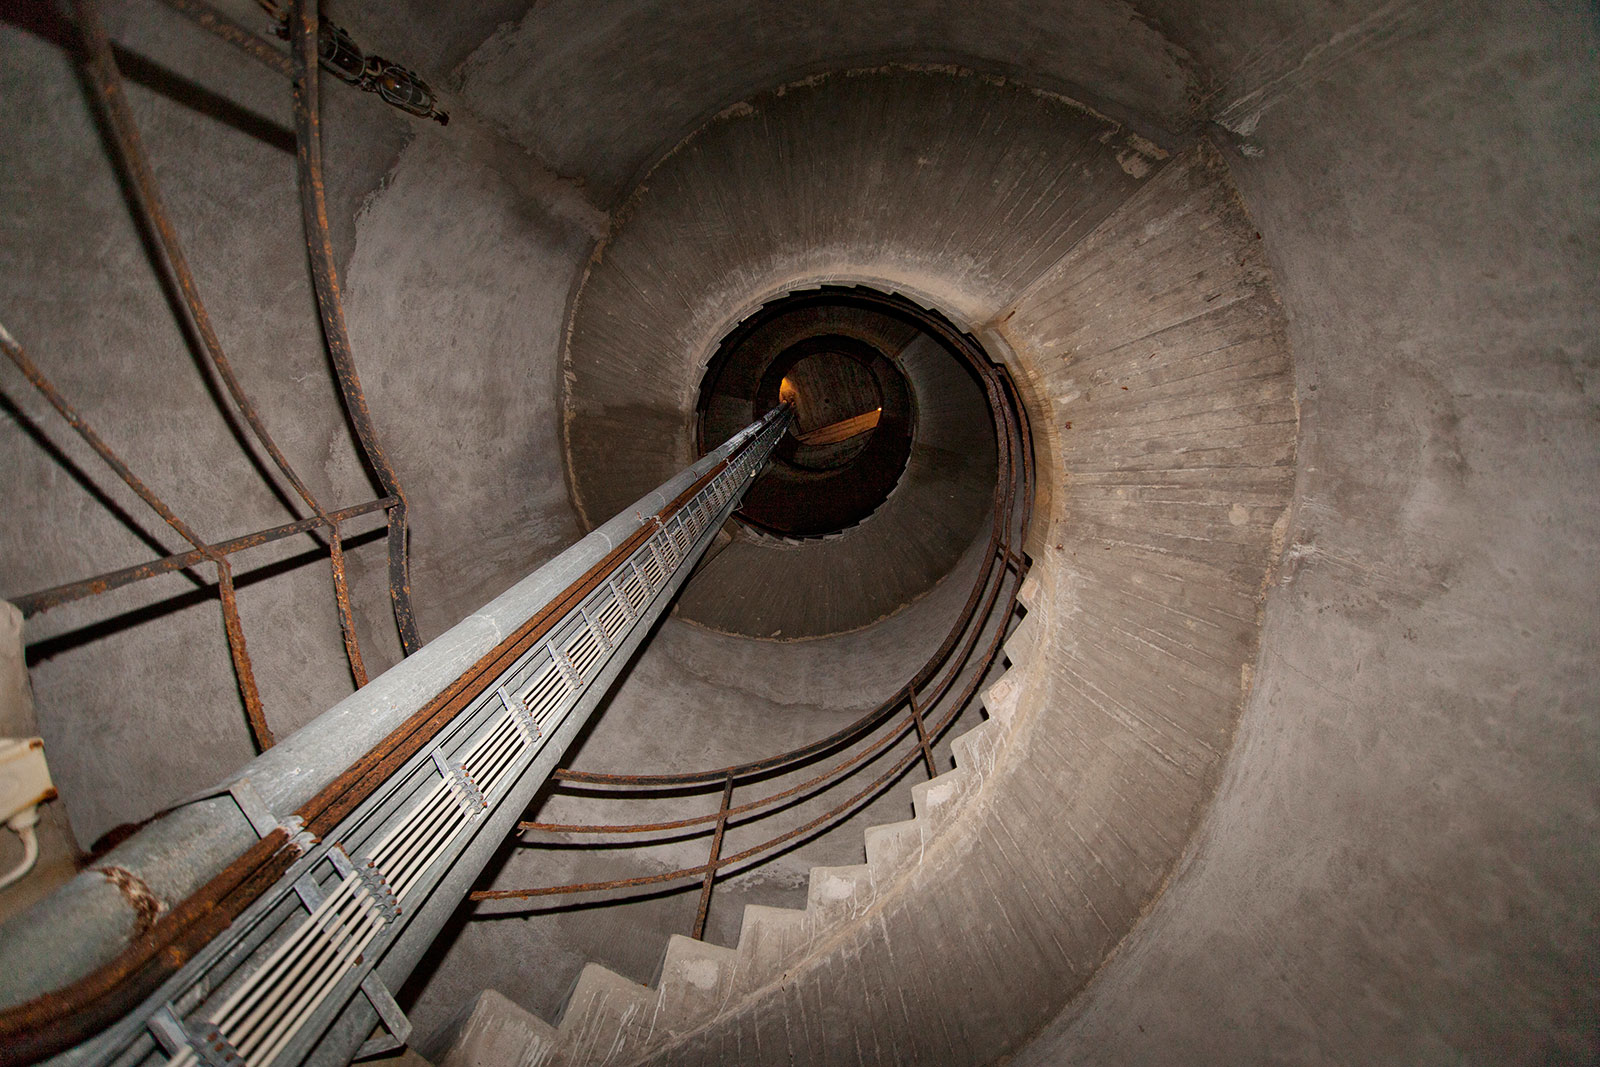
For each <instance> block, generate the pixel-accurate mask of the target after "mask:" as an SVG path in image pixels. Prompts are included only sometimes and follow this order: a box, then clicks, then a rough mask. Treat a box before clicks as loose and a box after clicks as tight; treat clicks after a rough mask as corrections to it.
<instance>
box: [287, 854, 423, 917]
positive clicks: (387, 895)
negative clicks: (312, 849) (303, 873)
mask: <svg viewBox="0 0 1600 1067" xmlns="http://www.w3.org/2000/svg"><path fill="white" fill-rule="evenodd" d="M328 860H329V862H331V863H332V864H333V869H334V870H336V871H338V872H339V877H340V878H348V877H350V876H351V875H352V874H353V875H355V876H356V880H357V881H359V882H360V883H361V888H362V889H364V890H365V891H366V893H367V896H368V897H369V898H370V899H371V900H372V902H373V903H374V904H376V905H377V906H378V910H379V911H380V912H382V913H383V922H384V925H385V926H387V925H388V924H389V923H391V922H393V921H394V920H395V918H396V917H397V916H399V914H400V901H399V899H398V898H397V897H396V896H395V895H394V890H393V889H391V888H389V883H388V881H387V880H386V879H385V878H384V877H383V872H382V871H380V870H378V868H376V867H374V866H373V865H372V864H371V863H363V864H360V865H357V864H356V862H355V861H354V860H352V859H351V858H350V856H349V854H348V853H346V852H345V850H344V847H343V846H341V845H335V846H333V848H331V849H329V850H328ZM303 880H304V879H302V881H303ZM296 888H298V885H297V886H296ZM319 896H320V894H319Z"/></svg>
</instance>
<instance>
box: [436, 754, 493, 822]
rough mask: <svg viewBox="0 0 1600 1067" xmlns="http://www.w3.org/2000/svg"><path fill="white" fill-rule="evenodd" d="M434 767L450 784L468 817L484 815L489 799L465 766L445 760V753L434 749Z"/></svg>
mask: <svg viewBox="0 0 1600 1067" xmlns="http://www.w3.org/2000/svg"><path fill="white" fill-rule="evenodd" d="M431 755H432V757H433V765H434V766H435V767H437V768H438V769H439V775H440V777H442V778H443V779H444V780H445V781H446V782H449V783H450V791H451V792H452V793H454V794H455V798H456V800H457V802H459V803H460V805H461V810H462V811H464V812H466V813H467V814H468V815H482V814H483V812H484V809H486V808H487V807H488V806H489V801H488V799H487V798H486V797H485V796H484V795H483V790H481V789H479V788H478V783H476V782H474V781H473V780H472V779H471V778H470V777H469V776H468V775H467V768H466V766H465V765H463V764H460V763H456V762H454V761H452V760H447V759H445V756H444V753H443V752H440V751H439V750H438V749H434V750H433V752H432V753H431Z"/></svg>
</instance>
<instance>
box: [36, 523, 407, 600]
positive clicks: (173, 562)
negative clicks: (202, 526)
mask: <svg viewBox="0 0 1600 1067" xmlns="http://www.w3.org/2000/svg"><path fill="white" fill-rule="evenodd" d="M393 502H394V498H393V497H383V498H382V499H380V500H371V501H368V502H367V503H365V504H357V505H355V506H354V507H348V508H342V509H340V510H338V511H333V512H329V513H328V517H329V518H331V519H333V520H334V521H335V522H348V521H349V520H350V519H354V518H359V517H360V516H362V515H370V514H371V513H372V512H374V511H382V510H384V509H385V508H387V507H389V506H390V505H391V504H392V503H393ZM321 525H322V521H321V520H320V519H301V520H300V521H298V522H287V523H284V524H283V525H282V526H273V527H270V528H269V529H265V530H258V531H256V532H255V533H251V534H245V535H243V536H241V537H235V538H232V539H230V540H227V541H218V542H216V543H214V544H211V545H208V546H206V548H207V549H209V551H207V550H206V549H194V550H192V551H189V552H179V553H177V554H176V555H171V556H163V557H162V558H161V559H155V560H151V561H150V562H148V563H140V564H137V565H135V566H132V567H123V568H120V569H118V570H114V571H107V572H105V573H104V574H97V575H95V576H94V577H92V578H84V579H82V580H80V581H76V582H68V583H66V584H64V585H57V586H52V587H50V588H49V589H41V590H39V591H38V592H36V593H27V594H24V595H23V596H19V597H11V598H9V599H10V600H11V603H12V604H14V605H15V606H16V607H17V609H18V610H19V611H21V612H22V614H23V616H24V617H25V618H26V617H29V616H33V615H37V614H39V613H40V612H42V611H48V610H49V609H51V608H54V607H59V606H61V605H62V604H69V603H71V602H72V601H74V600H82V599H84V598H85V597H91V596H98V595H99V594H101V593H108V592H110V591H111V590H113V589H120V588H121V587H122V586H125V585H131V584H133V583H134V582H140V581H143V580H145V579H146V578H155V577H159V576H160V575H163V574H170V573H171V572H173V571H181V570H184V569H186V568H188V567H193V566H195V565H196V564H200V563H204V562H205V561H206V560H208V559H211V558H212V556H211V553H213V552H215V553H220V554H222V555H225V556H228V555H233V554H234V553H236V552H242V551H244V550H245V549H248V548H258V547H260V546H261V545H265V544H271V543H272V542H273V541H280V540H282V539H283V538H285V537H293V536H294V535H295V534H301V533H307V532H309V531H311V530H314V529H316V528H317V527H318V526H321Z"/></svg>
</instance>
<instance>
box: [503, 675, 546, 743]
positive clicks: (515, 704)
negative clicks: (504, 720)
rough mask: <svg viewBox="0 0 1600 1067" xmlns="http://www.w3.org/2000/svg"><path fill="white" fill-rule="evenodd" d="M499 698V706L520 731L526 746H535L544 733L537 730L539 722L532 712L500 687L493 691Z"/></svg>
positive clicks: (508, 691) (505, 689)
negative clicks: (526, 743)
mask: <svg viewBox="0 0 1600 1067" xmlns="http://www.w3.org/2000/svg"><path fill="white" fill-rule="evenodd" d="M495 693H496V694H497V695H498V696H499V697H500V704H501V706H503V707H504V708H505V709H506V714H507V715H509V716H511V721H512V722H514V723H516V726H517V729H518V730H520V731H522V739H523V740H524V741H526V742H528V744H530V745H533V744H537V743H538V741H539V739H540V738H541V737H543V736H544V731H543V730H541V729H540V728H539V720H538V719H535V718H534V717H533V712H531V711H529V710H528V705H526V704H524V703H523V702H522V701H520V700H518V699H517V698H516V697H514V696H512V695H511V690H509V689H507V688H506V687H505V686H503V685H502V686H501V687H500V688H499V689H497V690H495Z"/></svg>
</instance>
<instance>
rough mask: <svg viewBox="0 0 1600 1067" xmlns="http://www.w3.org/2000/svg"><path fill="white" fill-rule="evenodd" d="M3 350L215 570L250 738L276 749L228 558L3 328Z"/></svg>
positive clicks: (0, 347)
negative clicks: (140, 473)
mask: <svg viewBox="0 0 1600 1067" xmlns="http://www.w3.org/2000/svg"><path fill="white" fill-rule="evenodd" d="M0 350H4V351H5V354H6V356H7V357H9V358H10V360H11V362H12V363H14V364H16V367H17V369H18V370H20V371H21V372H22V374H23V377H25V378H27V379H28V381H29V382H30V383H32V385H33V387H34V388H35V389H37V390H39V392H40V394H42V395H43V396H44V398H45V399H46V400H48V401H49V402H50V406H51V407H53V408H55V409H56V411H57V412H58V413H60V415H61V417H62V418H63V419H65V420H67V425H68V426H71V427H72V428H73V429H74V430H75V431H77V434H78V436H79V437H81V438H83V440H84V442H85V443H87V444H88V446H89V447H90V448H92V449H93V450H94V452H95V454H96V455H98V456H99V457H100V458H101V459H103V460H104V461H105V462H106V465H107V466H109V467H110V468H111V469H112V470H113V471H114V472H116V475H117V477H118V478H121V479H122V482H123V484H124V485H126V486H127V487H128V488H129V489H131V490H133V492H134V494H135V495H137V496H138V497H139V499H140V500H143V501H144V502H145V503H146V504H147V505H149V507H150V509H151V510H152V511H154V512H155V513H156V514H157V515H160V516H161V518H162V519H163V520H164V521H165V522H166V524H167V525H168V526H170V527H172V528H173V529H174V530H176V531H177V532H178V533H179V535H181V536H182V537H183V539H184V540H186V541H188V542H189V543H190V544H191V545H193V546H194V547H195V549H196V550H197V551H199V552H200V553H201V554H202V555H204V557H205V558H206V559H207V560H209V561H211V562H212V563H213V564H215V565H216V568H217V593H218V598H219V600H220V601H221V603H222V625H223V630H224V632H225V633H226V634H227V638H228V654H229V656H231V657H232V659H233V670H234V674H235V676H236V677H237V679H238V682H239V695H240V697H241V698H242V699H243V700H244V709H245V716H246V718H247V719H248V720H249V722H250V732H251V733H252V734H253V735H254V737H255V743H256V747H257V748H258V749H260V750H261V751H265V750H267V749H269V748H271V747H272V744H273V736H272V730H271V729H270V728H269V727H268V726H267V717H266V712H265V711H264V709H263V708H262V706H261V694H260V692H259V691H258V690H257V689H256V679H255V672H254V671H253V670H252V669H251V667H250V653H249V651H248V649H246V647H245V641H244V624H243V623H242V622H240V620H239V604H238V601H237V600H236V599H235V597H234V594H233V571H232V569H231V568H230V567H229V566H228V561H227V559H226V558H225V557H224V555H223V554H222V553H220V552H218V551H217V550H216V549H214V548H212V547H211V546H210V545H209V544H207V543H206V542H205V540H204V539H203V538H201V536H200V535H199V534H197V533H195V532H194V530H193V529H192V528H190V526H189V524H188V523H186V522H184V521H183V520H182V519H180V518H178V516H177V515H176V514H175V513H174V512H173V510H172V509H171V508H169V507H167V505H166V504H165V503H164V502H163V501H162V500H161V498H160V497H158V496H156V494H155V493H154V491H152V490H151V488H150V487H149V486H147V485H145V484H144V482H143V481H142V480H141V479H140V478H139V476H138V475H136V474H134V473H133V470H132V468H130V467H129V466H128V465H127V464H126V463H125V462H123V460H122V458H121V457H120V456H118V455H117V454H116V453H115V452H113V451H112V450H111V446H110V445H108V444H106V442H105V440H104V438H102V437H101V436H100V435H99V434H98V433H96V432H95V430H94V427H92V426H90V425H89V423H88V422H87V421H85V420H84V418H83V416H82V415H80V414H78V412H77V410H76V409H75V408H74V407H73V406H72V405H71V404H69V403H67V399H66V397H64V396H62V394H61V391H60V390H59V389H57V388H56V387H55V385H54V384H53V383H52V382H51V381H50V379H48V378H46V377H45V376H44V373H43V372H42V371H40V370H39V368H38V367H37V366H36V365H35V364H34V362H33V360H32V359H30V358H29V357H28V354H27V352H25V351H24V350H23V348H22V346H21V345H20V344H18V343H17V341H16V339H15V338H14V337H12V336H11V334H10V333H9V332H8V331H7V330H6V328H5V326H4V325H0Z"/></svg>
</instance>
